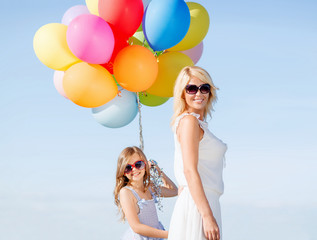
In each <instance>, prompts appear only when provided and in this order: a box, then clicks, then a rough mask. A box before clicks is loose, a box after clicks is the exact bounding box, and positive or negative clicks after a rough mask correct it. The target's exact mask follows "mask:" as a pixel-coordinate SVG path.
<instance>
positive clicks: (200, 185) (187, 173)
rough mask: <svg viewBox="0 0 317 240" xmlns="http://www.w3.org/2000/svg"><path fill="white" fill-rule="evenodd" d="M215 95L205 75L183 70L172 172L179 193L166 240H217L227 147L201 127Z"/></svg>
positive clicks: (178, 88)
mask: <svg viewBox="0 0 317 240" xmlns="http://www.w3.org/2000/svg"><path fill="white" fill-rule="evenodd" d="M216 90H217V88H216V87H215V86H214V84H213V82H212V79H211V77H210V76H209V74H208V73H207V72H206V71H205V70H204V69H202V68H200V67H197V66H192V67H185V68H183V69H182V70H181V72H180V73H179V75H178V78H177V80H176V83H175V87H174V115H173V117H172V126H173V132H174V139H175V161H174V171H175V177H176V180H177V182H178V184H179V186H180V188H181V189H183V190H182V191H181V193H180V195H179V197H178V199H177V201H176V204H175V207H174V211H173V214H172V218H171V222H170V230H169V237H168V239H169V240H176V239H177V240H200V239H208V240H218V239H220V237H221V213H220V203H219V197H220V196H221V195H222V193H223V180H222V171H223V161H224V154H225V152H226V150H227V146H226V144H224V143H223V142H222V141H221V140H219V139H218V138H217V137H215V136H214V135H213V134H212V133H211V132H210V131H209V130H208V125H207V123H206V122H205V120H206V117H207V115H210V112H211V111H212V110H213V104H214V103H215V102H216V99H217V96H216Z"/></svg>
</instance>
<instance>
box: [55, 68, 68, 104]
mask: <svg viewBox="0 0 317 240" xmlns="http://www.w3.org/2000/svg"><path fill="white" fill-rule="evenodd" d="M63 78H64V72H63V71H55V72H54V86H55V88H56V90H57V92H59V94H60V95H62V96H63V97H65V98H67V99H68V97H67V96H66V93H65V91H64V88H63Z"/></svg>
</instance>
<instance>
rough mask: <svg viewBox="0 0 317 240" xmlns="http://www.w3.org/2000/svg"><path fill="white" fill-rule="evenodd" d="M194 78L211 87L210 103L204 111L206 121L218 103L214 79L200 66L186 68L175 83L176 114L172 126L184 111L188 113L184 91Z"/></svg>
mask: <svg viewBox="0 0 317 240" xmlns="http://www.w3.org/2000/svg"><path fill="white" fill-rule="evenodd" d="M192 77H196V78H198V79H199V80H200V81H202V82H203V83H208V84H209V85H210V94H209V98H208V102H207V104H206V107H205V110H204V119H206V117H207V115H210V116H211V111H213V110H214V109H213V104H214V103H215V102H216V101H217V94H216V90H218V88H217V87H215V85H214V84H213V82H212V79H211V77H210V75H209V73H208V72H207V71H206V70H205V69H203V68H201V67H198V66H187V67H184V68H183V69H182V70H181V71H180V73H179V74H178V77H177V79H176V81H175V86H174V114H173V116H172V122H171V125H174V122H175V120H176V118H177V117H178V116H179V115H181V114H182V113H183V112H184V111H186V107H187V106H186V101H185V96H184V90H185V87H186V85H187V84H188V82H189V81H190V79H191V78H192Z"/></svg>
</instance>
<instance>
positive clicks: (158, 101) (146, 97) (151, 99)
mask: <svg viewBox="0 0 317 240" xmlns="http://www.w3.org/2000/svg"><path fill="white" fill-rule="evenodd" d="M139 96H140V102H141V103H142V104H143V105H146V106H149V107H156V106H159V105H162V104H163V103H165V102H167V100H168V99H169V98H168V97H159V96H155V95H152V94H149V93H147V92H141V93H140V95H139Z"/></svg>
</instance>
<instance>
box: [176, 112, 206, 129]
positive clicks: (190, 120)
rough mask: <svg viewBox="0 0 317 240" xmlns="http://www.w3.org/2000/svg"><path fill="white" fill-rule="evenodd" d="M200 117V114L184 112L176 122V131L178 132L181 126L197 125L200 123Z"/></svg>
mask: <svg viewBox="0 0 317 240" xmlns="http://www.w3.org/2000/svg"><path fill="white" fill-rule="evenodd" d="M199 117H200V115H199V114H197V113H193V112H190V113H189V112H184V113H182V114H180V115H179V116H178V117H177V118H176V120H175V124H174V130H176V129H177V128H178V126H179V125H180V124H182V125H184V124H185V125H187V124H188V125H196V124H197V123H199V121H200V120H199Z"/></svg>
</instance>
